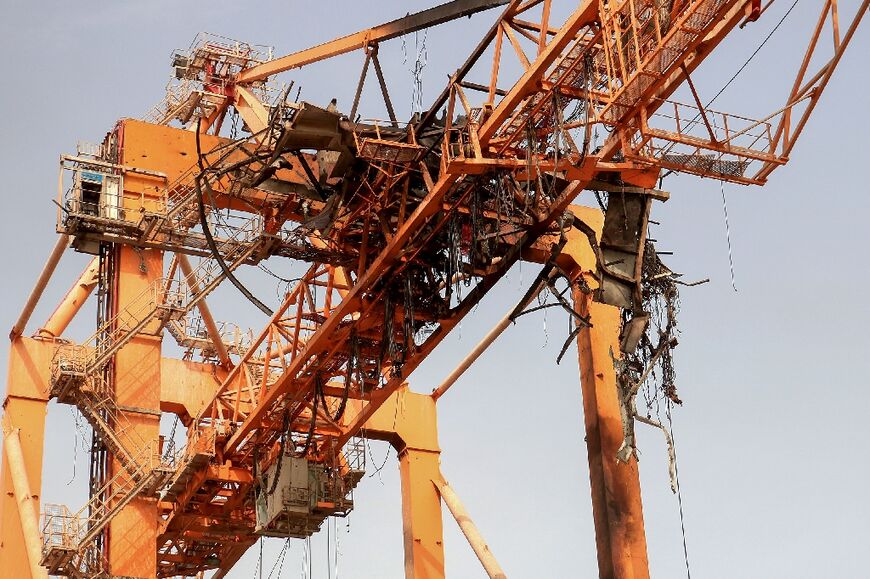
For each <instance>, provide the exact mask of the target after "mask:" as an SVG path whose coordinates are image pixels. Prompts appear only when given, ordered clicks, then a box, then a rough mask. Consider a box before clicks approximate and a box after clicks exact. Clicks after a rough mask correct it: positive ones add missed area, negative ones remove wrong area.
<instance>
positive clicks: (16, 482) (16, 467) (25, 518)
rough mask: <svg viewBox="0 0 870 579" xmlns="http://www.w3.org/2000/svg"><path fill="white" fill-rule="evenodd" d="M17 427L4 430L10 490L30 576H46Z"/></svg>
mask: <svg viewBox="0 0 870 579" xmlns="http://www.w3.org/2000/svg"><path fill="white" fill-rule="evenodd" d="M19 432H20V431H19V429H18V428H10V429H7V431H6V436H5V438H6V440H5V444H4V447H5V449H6V460H8V461H9V474H10V475H11V477H12V490H13V492H14V493H15V498H16V502H17V503H18V516H19V517H20V518H21V530H22V532H23V533H24V544H25V546H26V547H27V560H28V562H29V563H30V574H31V576H32V577H34V578H35V579H36V578H39V579H42V578H46V579H47V578H48V572H47V571H46V569H45V567H43V566H42V565H40V564H39V562H40V560H41V559H42V540H41V539H40V536H39V517H38V516H37V513H36V506H35V504H34V501H33V495H32V494H31V493H30V483H29V481H28V480H27V471H26V470H25V468H24V453H23V452H22V451H21V439H20V438H19V435H18V433H19Z"/></svg>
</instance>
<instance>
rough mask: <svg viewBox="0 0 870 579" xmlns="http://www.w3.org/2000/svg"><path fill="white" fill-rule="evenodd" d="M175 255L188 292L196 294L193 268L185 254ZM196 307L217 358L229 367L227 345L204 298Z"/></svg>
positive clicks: (196, 286)
mask: <svg viewBox="0 0 870 579" xmlns="http://www.w3.org/2000/svg"><path fill="white" fill-rule="evenodd" d="M175 256H176V259H177V260H178V265H179V266H180V267H181V273H183V274H184V277H185V279H186V280H187V285H188V286H189V287H190V293H191V294H193V295H196V294H198V293H199V291H200V289H199V284H198V283H197V281H196V277H195V276H194V275H193V268H192V267H191V265H190V261H189V260H188V259H187V256H186V255H184V254H183V253H176V254H175ZM196 307H198V308H199V313H200V315H201V316H202V321H203V323H204V324H205V329H206V331H207V332H208V337H209V338H211V342H212V344H213V345H214V349H215V352H217V355H218V359H219V360H220V361H221V364H222V365H223V367H224V368H227V369H229V368H230V366H232V362H231V361H230V355H229V353H227V346H226V344H224V341H223V339H222V338H221V333H220V331H219V330H218V327H217V324H216V323H215V321H214V317H213V316H212V315H211V310H210V309H209V307H208V304H207V303H206V301H205V298H203V299H201V300H199V301H198V302H197V303H196Z"/></svg>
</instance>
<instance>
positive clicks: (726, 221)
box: [719, 181, 737, 292]
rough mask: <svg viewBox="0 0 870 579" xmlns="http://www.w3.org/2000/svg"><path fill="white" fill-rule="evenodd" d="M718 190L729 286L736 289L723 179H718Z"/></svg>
mask: <svg viewBox="0 0 870 579" xmlns="http://www.w3.org/2000/svg"><path fill="white" fill-rule="evenodd" d="M719 190H720V191H721V192H722V213H723V214H724V215H725V239H726V240H727V241H728V265H729V267H730V268H731V287H732V288H734V291H735V292H736V291H737V286H736V285H735V283H734V257H733V255H732V254H731V228H730V226H729V225H728V204H727V203H725V181H719Z"/></svg>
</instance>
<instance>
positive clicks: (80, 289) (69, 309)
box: [37, 257, 100, 338]
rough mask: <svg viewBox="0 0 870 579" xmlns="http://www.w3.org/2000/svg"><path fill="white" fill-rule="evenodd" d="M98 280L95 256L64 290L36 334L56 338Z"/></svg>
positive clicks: (76, 312)
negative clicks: (66, 290)
mask: <svg viewBox="0 0 870 579" xmlns="http://www.w3.org/2000/svg"><path fill="white" fill-rule="evenodd" d="M99 281H100V259H99V258H98V257H95V258H94V259H92V260H91V262H90V263H89V264H88V267H86V268H85V270H84V271H83V272H82V275H81V276H79V279H78V280H77V281H76V282H75V284H73V286H72V287H71V288H70V289H69V291H68V292H66V295H65V296H64V298H63V300H62V301H61V302H60V304H58V306H57V309H55V310H54V312H53V313H52V314H51V316H49V318H48V320H46V322H45V325H43V326H42V327H41V328H40V329H39V330H38V331H37V334H38V335H39V336H41V337H43V338H57V337H58V336H60V335H61V334H62V333H63V332H64V331H65V330H66V328H67V326H69V323H70V322H71V321H72V319H73V318H74V317H75V316H76V314H78V312H79V310H80V309H81V308H82V306H83V305H84V303H85V302H86V301H87V299H88V296H90V295H91V292H92V291H94V288H95V287H97V283H99Z"/></svg>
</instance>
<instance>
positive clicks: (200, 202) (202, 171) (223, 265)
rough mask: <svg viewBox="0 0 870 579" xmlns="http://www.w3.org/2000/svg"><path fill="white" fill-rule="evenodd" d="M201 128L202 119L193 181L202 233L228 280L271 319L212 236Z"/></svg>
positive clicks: (197, 125) (200, 124) (266, 307)
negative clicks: (222, 254) (197, 171)
mask: <svg viewBox="0 0 870 579" xmlns="http://www.w3.org/2000/svg"><path fill="white" fill-rule="evenodd" d="M201 126H202V119H197V121H196V162H197V165H199V175H197V176H196V178H195V179H194V180H193V183H194V187H196V200H197V204H198V206H199V222H200V225H201V226H202V233H203V235H204V236H205V241H206V243H207V244H208V248H209V250H210V251H211V253H212V256H213V257H214V259H215V261H217V263H218V265H219V266H220V268H221V270H222V271H223V273H224V275H225V276H226V278H227V279H228V280H230V283H232V284H233V285H234V286H236V288H237V289H238V290H239V291H240V292H241V293H242V295H243V296H245V297H246V298H248V300H249V301H250V302H251V303H252V304H254V305H255V306H257V308H258V309H259V310H260V311H261V312H263V313H264V314H266V315H267V316H269V317H272V313H273V312H272V310H271V309H270V308H269V307H268V306H266V304H264V303H263V302H261V301H260V300H258V299H257V298H256V297H255V296H254V294H252V293H251V292H250V291H249V290H248V288H246V287H245V286H244V285H242V282H240V281H239V280H238V279H237V278H236V276H235V275H233V272H232V271H231V270H230V268H229V266H227V264H226V262H225V261H224V258H223V256H221V254H220V252H219V251H218V248H217V244H216V243H215V241H214V237H213V236H212V234H211V228H210V227H209V225H208V219H207V218H206V214H205V202H204V201H203V191H202V185H201V184H200V179H203V178H204V177H205V173H206V168H205V164H204V163H203V156H202V148H201V147H202V146H201V144H200V133H199V131H200V128H201ZM206 186H207V187H208V184H207V183H206Z"/></svg>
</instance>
